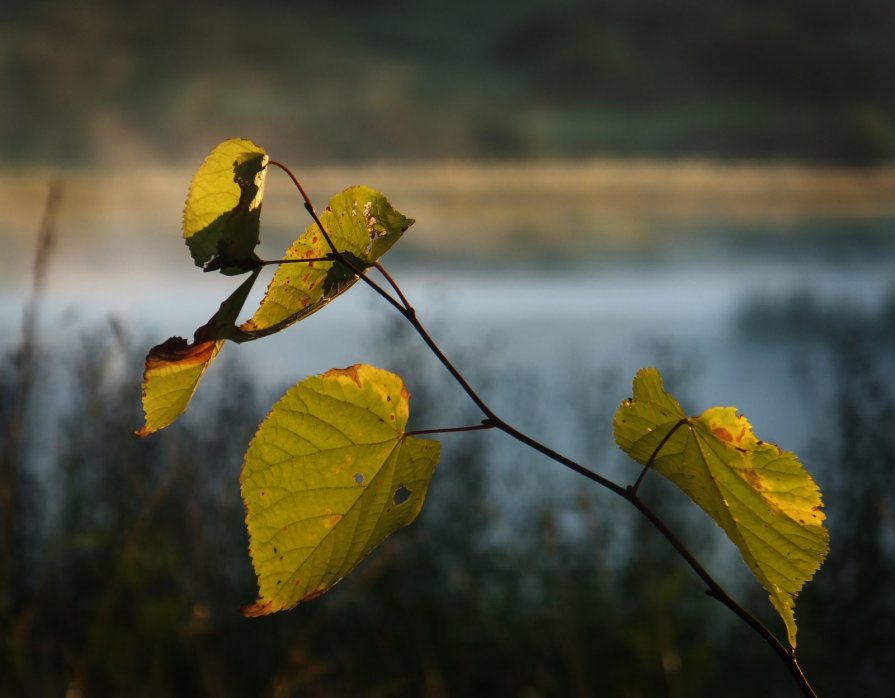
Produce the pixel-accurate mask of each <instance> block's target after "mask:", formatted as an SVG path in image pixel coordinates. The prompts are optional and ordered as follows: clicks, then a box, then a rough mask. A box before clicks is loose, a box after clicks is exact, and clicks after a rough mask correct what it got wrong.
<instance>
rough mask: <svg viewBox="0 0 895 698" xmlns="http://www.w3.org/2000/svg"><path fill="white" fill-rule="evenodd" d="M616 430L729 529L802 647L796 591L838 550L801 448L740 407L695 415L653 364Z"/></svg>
mask: <svg viewBox="0 0 895 698" xmlns="http://www.w3.org/2000/svg"><path fill="white" fill-rule="evenodd" d="M614 432H615V440H616V442H617V443H618V445H619V447H620V448H621V449H622V450H623V451H624V452H625V453H627V454H628V455H629V456H631V457H632V458H633V459H634V460H635V461H637V462H638V463H641V464H643V465H646V464H647V463H650V459H652V466H651V467H652V469H653V470H656V471H657V472H659V473H661V474H662V475H664V476H665V477H667V478H668V479H669V480H671V481H672V482H674V483H675V484H676V485H677V486H678V487H680V488H681V489H682V490H683V491H684V492H685V493H686V494H687V495H688V496H689V497H690V498H691V499H692V500H693V501H694V502H696V504H698V505H699V506H700V507H701V508H702V509H703V510H704V511H705V512H706V513H707V514H708V515H709V516H711V517H712V519H714V521H715V522H716V523H717V524H718V525H719V526H721V528H723V529H724V531H725V532H726V533H727V535H728V537H729V538H730V540H731V541H733V543H734V544H735V545H736V546H737V547H738V548H739V550H740V553H741V554H742V556H743V560H744V561H745V562H746V564H747V565H748V566H749V569H750V570H751V571H752V573H753V574H754V575H755V577H756V579H758V581H759V582H760V583H761V584H762V586H764V588H765V589H766V590H767V592H768V594H769V598H770V600H771V604H773V606H774V608H775V609H776V610H777V612H778V613H779V614H780V617H781V618H782V619H783V622H784V624H785V625H786V632H787V637H788V639H789V643H790V645H791V646H792V647H795V646H796V631H797V627H796V621H795V598H796V596H798V594H799V592H800V591H801V589H802V587H803V586H804V585H805V583H806V582H808V581H809V580H810V579H811V578H812V577H813V576H814V574H815V572H817V570H818V569H819V568H820V566H821V564H822V563H823V561H824V559H825V558H826V555H827V552H828V550H829V534H828V532H827V530H826V528H824V525H823V521H824V514H823V512H822V510H821V509H822V506H823V505H822V502H821V495H820V490H819V489H818V487H817V485H816V484H815V482H814V480H813V479H812V478H811V476H810V475H809V474H808V473H807V472H806V471H805V469H804V468H803V467H802V464H801V463H800V462H799V460H798V458H796V456H795V454H793V453H790V452H788V451H782V450H781V449H779V448H778V447H777V446H775V445H773V444H770V443H766V442H763V441H760V440H758V439H757V438H756V437H755V435H754V434H753V433H752V427H751V425H750V424H749V422H748V421H746V418H745V417H743V416H742V415H738V414H737V411H736V409H735V408H733V407H713V408H711V409H709V410H706V411H705V412H703V413H702V414H701V415H699V416H698V417H687V415H686V414H685V413H684V411H683V410H682V409H681V406H680V404H678V402H677V400H675V399H674V398H673V397H672V396H671V395H669V394H668V393H666V392H665V389H664V387H663V384H662V377H661V376H660V375H659V372H658V371H657V370H656V369H653V368H648V369H642V370H641V371H639V372H638V373H637V375H636V376H635V378H634V393H633V397H632V398H630V399H629V400H626V401H625V402H623V403H622V404H621V406H620V407H619V408H618V411H617V412H616V415H615V422H614ZM672 432H673V433H672ZM669 434H670V436H669ZM663 440H665V441H664V443H663ZM657 449H658V451H657Z"/></svg>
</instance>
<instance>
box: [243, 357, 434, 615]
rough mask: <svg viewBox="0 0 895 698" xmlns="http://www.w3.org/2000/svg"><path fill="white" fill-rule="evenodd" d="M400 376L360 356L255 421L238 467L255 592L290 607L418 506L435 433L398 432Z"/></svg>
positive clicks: (267, 609) (275, 607) (403, 397)
mask: <svg viewBox="0 0 895 698" xmlns="http://www.w3.org/2000/svg"><path fill="white" fill-rule="evenodd" d="M409 398H410V394H409V393H408V392H407V389H406V388H405V387H404V383H403V382H402V380H401V378H400V377H398V376H396V375H394V374H393V373H389V372H387V371H383V370H382V369H378V368H374V367H373V366H368V365H364V364H360V365H356V366H351V367H350V368H346V369H333V370H331V371H328V372H327V373H325V374H323V375H320V376H313V377H310V378H307V379H305V380H304V381H302V382H301V383H299V384H298V385H296V386H294V387H293V388H291V389H290V390H289V391H288V392H287V393H286V394H285V395H284V396H283V398H282V399H280V401H279V402H277V403H276V405H274V407H273V409H272V410H271V412H270V414H269V415H268V416H267V418H266V419H265V421H264V422H263V423H262V424H261V427H260V428H259V429H258V433H257V434H256V435H255V438H254V439H253V440H252V443H251V444H250V445H249V449H248V451H247V452H246V456H245V463H244V465H243V470H242V476H241V487H242V496H243V499H244V500H245V506H246V525H247V526H248V530H249V541H250V547H249V553H250V555H251V557H252V564H253V566H254V568H255V573H256V574H257V576H258V586H259V594H258V600H257V601H256V602H255V603H254V604H252V605H251V606H248V607H245V608H244V609H243V613H244V615H246V616H259V615H266V614H269V613H274V612H276V611H281V610H286V609H290V608H292V607H294V606H296V605H297V604H299V603H301V602H302V601H307V600H308V599H311V598H314V597H315V596H318V595H320V594H322V593H323V592H325V591H326V590H327V589H329V588H330V587H332V586H333V585H334V584H335V583H336V582H338V581H339V580H340V579H342V577H344V576H345V575H346V574H348V573H349V572H350V571H351V570H352V569H353V568H354V566H355V565H357V563H358V562H360V561H361V559H363V558H364V557H365V556H366V555H367V554H368V553H370V552H371V551H372V550H373V549H374V548H375V547H376V546H378V545H379V544H380V543H381V542H382V541H383V540H384V539H385V538H386V537H387V536H388V535H389V534H391V533H392V532H393V531H395V530H396V529H398V528H400V527H402V526H407V525H408V524H410V523H411V522H413V520H414V519H415V518H416V516H417V514H419V512H420V509H421V508H422V506H423V501H424V500H425V497H426V490H427V488H428V485H429V481H430V480H431V478H432V475H433V473H434V470H435V465H436V463H437V462H438V457H439V452H440V445H439V443H438V442H437V441H431V440H426V439H418V438H415V437H409V436H405V435H404V431H403V430H404V427H405V425H406V423H407V417H408V401H409Z"/></svg>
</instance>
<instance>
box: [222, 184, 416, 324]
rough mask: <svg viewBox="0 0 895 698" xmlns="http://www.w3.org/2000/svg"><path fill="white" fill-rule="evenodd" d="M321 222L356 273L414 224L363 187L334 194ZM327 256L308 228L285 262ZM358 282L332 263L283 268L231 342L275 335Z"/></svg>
mask: <svg viewBox="0 0 895 698" xmlns="http://www.w3.org/2000/svg"><path fill="white" fill-rule="evenodd" d="M320 221H321V223H323V227H324V229H325V230H326V231H327V233H328V234H329V236H330V239H331V240H332V242H333V244H334V245H335V246H336V248H337V249H338V250H339V252H341V253H342V254H343V255H344V256H345V257H346V258H348V259H350V260H351V261H352V263H354V264H355V265H356V266H357V267H358V268H360V269H365V268H367V267H368V266H370V265H371V264H373V263H375V262H376V261H377V260H378V259H379V257H381V256H382V255H383V254H385V252H387V251H388V250H389V248H391V246H392V245H394V244H395V243H396V242H397V241H398V240H399V239H400V238H401V235H402V234H403V233H404V231H405V230H407V228H409V227H410V226H411V225H412V224H413V220H411V219H410V218H407V217H405V216H404V215H403V214H401V213H399V212H398V211H396V210H395V209H394V208H392V206H391V204H390V203H389V202H388V199H386V198H385V197H384V196H383V195H382V194H380V193H379V192H378V191H376V190H374V189H371V188H370V187H364V186H356V187H351V188H349V189H346V190H345V191H343V192H341V193H340V194H336V195H335V196H334V197H333V198H332V199H330V201H329V206H327V208H326V210H325V211H324V212H323V213H322V214H321V216H320ZM330 251H331V250H330V248H329V245H328V244H327V242H326V240H325V238H324V237H323V235H322V234H321V232H320V229H319V228H318V227H317V225H316V224H315V223H312V224H311V225H310V226H308V228H307V230H306V231H305V232H304V233H303V234H302V235H301V236H300V237H299V238H298V239H297V240H296V241H295V242H293V243H292V245H291V246H290V247H289V249H288V250H287V251H286V254H285V256H284V259H322V258H324V257H326V256H327V255H328V254H329V253H330ZM356 281H357V276H355V274H354V273H353V272H352V271H351V270H350V269H348V268H346V267H345V266H344V265H342V264H340V263H338V262H334V261H329V260H325V261H317V262H307V263H291V264H282V265H280V267H279V269H277V271H276V273H275V274H274V277H273V279H272V280H271V282H270V285H269V286H268V289H267V295H266V296H265V297H264V299H263V300H262V301H261V305H260V306H259V307H258V310H257V311H256V312H255V314H254V315H253V316H252V318H251V319H249V320H248V321H247V322H246V323H244V324H243V325H242V326H241V327H240V330H241V334H240V335H239V336H234V338H233V339H234V341H247V340H251V339H257V338H258V337H263V336H265V335H269V334H273V333H275V332H279V331H280V330H282V329H284V328H286V327H288V326H289V325H291V324H293V323H295V322H297V321H299V320H301V319H302V318H304V317H307V316H308V315H310V314H311V313H314V312H316V311H318V310H320V308H322V307H323V306H324V305H326V304H327V303H329V302H330V301H331V300H332V299H333V298H335V297H336V296H338V295H339V294H341V293H344V292H345V291H346V290H348V289H349V288H350V287H351V286H352V285H353V284H354V283H355V282H356Z"/></svg>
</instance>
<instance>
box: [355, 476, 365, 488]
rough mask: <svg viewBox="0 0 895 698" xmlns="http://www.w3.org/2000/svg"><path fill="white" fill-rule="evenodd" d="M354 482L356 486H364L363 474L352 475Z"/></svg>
mask: <svg viewBox="0 0 895 698" xmlns="http://www.w3.org/2000/svg"><path fill="white" fill-rule="evenodd" d="M354 481H355V482H356V483H357V484H358V485H363V484H364V474H363V473H355V474H354Z"/></svg>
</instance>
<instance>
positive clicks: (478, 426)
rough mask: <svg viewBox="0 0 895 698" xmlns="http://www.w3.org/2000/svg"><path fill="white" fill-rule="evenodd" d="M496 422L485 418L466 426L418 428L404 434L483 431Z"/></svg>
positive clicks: (493, 425) (492, 426)
mask: <svg viewBox="0 0 895 698" xmlns="http://www.w3.org/2000/svg"><path fill="white" fill-rule="evenodd" d="M495 426H497V425H496V424H494V423H492V422H490V421H488V420H487V419H483V420H482V421H481V422H480V423H479V424H470V425H469V426H466V427H445V428H442V429H416V430H414V431H405V432H404V436H422V435H424V434H456V433H458V432H462V431H482V430H483V429H493V428H494V427H495Z"/></svg>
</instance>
